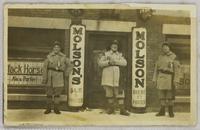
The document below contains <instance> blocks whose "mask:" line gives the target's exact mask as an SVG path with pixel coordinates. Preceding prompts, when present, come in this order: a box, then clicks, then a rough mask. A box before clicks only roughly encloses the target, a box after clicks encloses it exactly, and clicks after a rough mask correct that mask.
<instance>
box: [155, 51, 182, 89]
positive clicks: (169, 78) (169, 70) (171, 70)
mask: <svg viewBox="0 0 200 130" xmlns="http://www.w3.org/2000/svg"><path fill="white" fill-rule="evenodd" d="M179 68H180V64H179V62H178V61H177V60H176V55H175V54H174V53H173V52H171V51H170V52H169V53H167V54H162V55H160V56H159V57H158V60H157V61H156V64H155V69H154V75H153V81H155V82H156V86H157V88H158V89H159V90H172V89H174V84H173V83H174V82H177V83H178V82H179V77H180V76H179V73H180V72H179V71H180V69H179Z"/></svg>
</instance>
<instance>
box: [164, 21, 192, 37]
mask: <svg viewBox="0 0 200 130" xmlns="http://www.w3.org/2000/svg"><path fill="white" fill-rule="evenodd" d="M162 29H163V30H162V33H163V34H172V35H191V31H190V29H191V28H190V25H181V24H163V28H162Z"/></svg>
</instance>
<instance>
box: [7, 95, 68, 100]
mask: <svg viewBox="0 0 200 130" xmlns="http://www.w3.org/2000/svg"><path fill="white" fill-rule="evenodd" d="M8 101H46V95H45V94H8ZM60 101H67V95H61V96H60Z"/></svg>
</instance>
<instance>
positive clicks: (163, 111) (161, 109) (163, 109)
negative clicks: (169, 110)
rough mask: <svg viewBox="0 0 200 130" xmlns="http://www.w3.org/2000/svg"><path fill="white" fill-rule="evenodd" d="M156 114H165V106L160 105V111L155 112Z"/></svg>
mask: <svg viewBox="0 0 200 130" xmlns="http://www.w3.org/2000/svg"><path fill="white" fill-rule="evenodd" d="M156 116H165V106H161V108H160V111H159V112H158V113H157V114H156Z"/></svg>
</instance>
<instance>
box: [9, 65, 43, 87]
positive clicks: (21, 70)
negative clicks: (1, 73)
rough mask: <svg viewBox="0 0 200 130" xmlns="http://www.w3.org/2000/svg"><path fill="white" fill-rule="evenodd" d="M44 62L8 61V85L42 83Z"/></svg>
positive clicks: (34, 84) (36, 84) (35, 84)
mask: <svg viewBox="0 0 200 130" xmlns="http://www.w3.org/2000/svg"><path fill="white" fill-rule="evenodd" d="M42 68H43V62H38V61H8V77H7V79H8V85H15V86H26V85H31V86H38V85H41V84H42Z"/></svg>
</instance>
